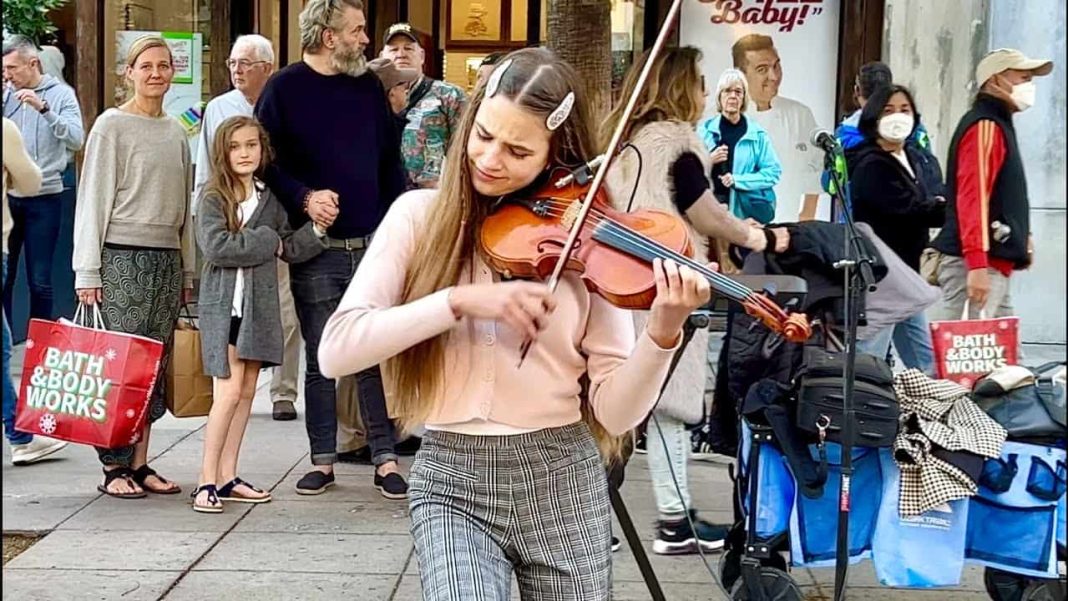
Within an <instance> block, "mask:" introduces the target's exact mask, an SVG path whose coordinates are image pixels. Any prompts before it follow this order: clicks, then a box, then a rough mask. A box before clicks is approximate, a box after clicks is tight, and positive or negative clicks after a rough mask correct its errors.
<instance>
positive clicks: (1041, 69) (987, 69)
mask: <svg viewBox="0 0 1068 601" xmlns="http://www.w3.org/2000/svg"><path fill="white" fill-rule="evenodd" d="M1009 69H1015V70H1017V71H1031V72H1032V73H1033V74H1035V75H1049V73H1050V71H1052V70H1053V61H1051V60H1048V59H1036V58H1028V57H1027V56H1026V55H1025V54H1024V53H1023V52H1020V51H1019V50H1014V49H1012V48H999V49H997V50H992V51H990V53H989V54H987V55H986V56H984V57H983V60H981V61H979V65H977V66H976V67H975V82H976V83H977V84H979V85H980V86H981V85H983V84H984V83H986V80H988V79H990V78H991V77H993V76H995V75H997V74H998V73H1001V72H1002V71H1007V70H1009Z"/></svg>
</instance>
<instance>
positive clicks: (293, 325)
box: [192, 35, 301, 421]
mask: <svg viewBox="0 0 1068 601" xmlns="http://www.w3.org/2000/svg"><path fill="white" fill-rule="evenodd" d="M226 66H227V67H228V68H229V69H230V81H231V82H232V83H233V84H234V89H233V90H230V91H229V92H227V93H225V94H222V95H219V96H216V97H215V98H213V99H212V100H211V102H209V103H208V106H207V107H206V108H205V109H204V120H203V121H202V122H201V125H200V140H199V142H198V144H197V160H196V177H195V186H194V189H193V201H192V213H193V215H194V216H195V215H196V212H197V204H198V203H199V201H200V194H201V192H202V191H203V189H204V187H205V186H206V185H207V183H208V180H209V179H210V178H211V170H212V166H211V161H212V156H211V152H212V144H213V142H214V140H215V131H216V130H217V129H218V128H219V126H220V125H222V122H223V121H226V120H227V119H229V118H230V117H251V116H252V112H253V109H254V107H255V106H256V101H257V100H259V98H260V93H261V92H263V88H264V86H266V85H267V80H268V79H270V77H271V74H272V73H273V72H274V48H273V47H272V46H271V41H270V40H268V39H267V38H265V37H263V36H261V35H243V36H240V37H239V38H237V41H235V42H234V46H233V48H232V49H231V50H230V58H228V59H227V60H226ZM278 301H279V307H280V308H281V311H282V337H283V340H284V342H285V352H284V355H283V359H282V364H281V365H279V366H277V367H275V368H274V377H273V378H272V379H271V402H272V404H273V406H274V409H273V410H272V412H271V415H272V417H273V418H274V419H276V420H278V421H289V420H294V419H297V410H296V407H294V403H295V402H296V400H297V370H298V369H299V367H300V342H301V338H300V328H299V327H298V326H297V312H296V308H295V307H294V305H293V293H292V292H291V291H290V289H289V265H287V264H286V263H285V262H284V261H278Z"/></svg>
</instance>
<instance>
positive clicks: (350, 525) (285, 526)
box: [227, 495, 410, 535]
mask: <svg viewBox="0 0 1068 601" xmlns="http://www.w3.org/2000/svg"><path fill="white" fill-rule="evenodd" d="M324 496H325V495H324ZM335 499H336V497H335ZM229 505H230V504H228V505H227V506H228V507H229ZM409 524H410V522H409V520H408V503H407V502H404V501H394V502H392V503H389V504H388V505H387V504H386V502H385V499H383V502H380V503H353V502H350V501H334V502H330V501H328V500H324V501H320V502H317V503H313V502H298V501H271V502H270V503H264V504H263V505H257V506H256V507H255V509H254V510H252V511H251V512H250V513H249V514H248V516H246V517H245V519H243V520H241V522H240V523H239V524H238V525H237V528H236V529H235V532H289V533H316V534H401V535H407V534H408V532H409Z"/></svg>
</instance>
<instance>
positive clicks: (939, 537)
mask: <svg viewBox="0 0 1068 601" xmlns="http://www.w3.org/2000/svg"><path fill="white" fill-rule="evenodd" d="M879 462H880V464H881V465H882V471H883V501H882V503H881V504H880V506H879V517H878V520H877V521H876V524H875V535H874V536H873V537H872V549H871V558H872V563H873V564H874V565H875V575H876V577H877V578H878V579H879V584H881V585H883V586H893V587H913V588H927V587H939V586H956V585H958V584H960V575H961V570H962V569H964V540H965V536H966V535H967V531H968V506H969V505H968V499H958V500H956V501H950V502H949V503H946V504H944V505H942V506H941V507H936V508H934V509H931V510H930V511H927V512H926V513H923V514H921V515H918V516H910V517H901V514H900V512H899V511H898V498H899V497H900V492H901V470H900V469H898V466H897V464H896V463H894V458H893V455H892V452H891V451H890V449H881V450H880V452H879Z"/></svg>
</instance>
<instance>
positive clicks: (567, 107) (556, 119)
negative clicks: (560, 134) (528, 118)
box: [545, 92, 575, 131]
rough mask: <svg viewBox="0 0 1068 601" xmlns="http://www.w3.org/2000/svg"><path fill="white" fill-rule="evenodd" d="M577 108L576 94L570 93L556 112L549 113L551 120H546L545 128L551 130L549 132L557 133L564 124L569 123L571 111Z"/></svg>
mask: <svg viewBox="0 0 1068 601" xmlns="http://www.w3.org/2000/svg"><path fill="white" fill-rule="evenodd" d="M574 106H575V93H574V92H568V93H567V96H564V99H563V100H562V101H561V102H560V106H558V107H556V110H554V111H553V112H551V113H549V118H548V119H546V120H545V127H548V128H549V131H556V128H558V127H560V126H561V125H563V124H564V121H567V118H568V116H569V115H571V109H572V107H574Z"/></svg>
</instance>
